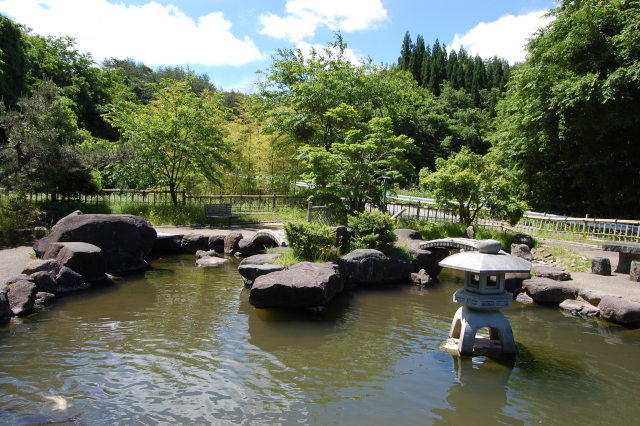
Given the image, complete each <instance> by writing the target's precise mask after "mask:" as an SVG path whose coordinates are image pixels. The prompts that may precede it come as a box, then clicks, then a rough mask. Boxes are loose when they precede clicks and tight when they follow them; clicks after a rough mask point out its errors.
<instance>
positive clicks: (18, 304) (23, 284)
mask: <svg viewBox="0 0 640 426" xmlns="http://www.w3.org/2000/svg"><path fill="white" fill-rule="evenodd" d="M37 292H38V290H37V289H36V285H35V284H34V283H32V282H31V281H25V280H22V281H18V282H16V283H13V284H11V285H10V286H9V291H8V293H7V296H8V299H9V306H11V311H12V312H13V314H14V315H15V316H17V317H24V316H27V315H29V314H30V313H31V312H33V306H34V302H35V300H36V293H37Z"/></svg>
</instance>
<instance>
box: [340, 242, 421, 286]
mask: <svg viewBox="0 0 640 426" xmlns="http://www.w3.org/2000/svg"><path fill="white" fill-rule="evenodd" d="M339 262H340V272H341V274H342V276H343V278H344V279H345V280H346V281H350V282H353V283H356V284H375V283H383V282H392V281H408V280H409V279H410V277H411V273H412V272H413V265H412V264H411V262H409V261H408V260H406V259H404V258H402V257H399V256H387V255H385V254H384V253H382V252H381V251H378V250H374V249H358V250H354V251H352V252H351V253H349V254H347V255H346V256H344V257H342V258H341V259H340V261H339Z"/></svg>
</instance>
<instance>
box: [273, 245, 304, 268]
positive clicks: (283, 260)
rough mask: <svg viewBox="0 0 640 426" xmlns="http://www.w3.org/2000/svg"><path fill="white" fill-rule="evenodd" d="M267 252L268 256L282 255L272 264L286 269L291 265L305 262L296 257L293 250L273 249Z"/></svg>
mask: <svg viewBox="0 0 640 426" xmlns="http://www.w3.org/2000/svg"><path fill="white" fill-rule="evenodd" d="M266 252H267V254H279V255H281V256H280V257H279V258H277V259H275V260H274V261H273V262H271V263H272V264H274V265H282V266H284V267H285V268H288V267H289V266H291V265H295V264H296V263H300V262H304V259H301V258H299V257H298V256H296V254H295V253H294V252H293V250H286V251H276V250H273V249H267V250H266Z"/></svg>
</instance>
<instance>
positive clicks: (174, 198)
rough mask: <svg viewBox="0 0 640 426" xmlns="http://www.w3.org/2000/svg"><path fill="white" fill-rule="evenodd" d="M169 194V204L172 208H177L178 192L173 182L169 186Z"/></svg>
mask: <svg viewBox="0 0 640 426" xmlns="http://www.w3.org/2000/svg"><path fill="white" fill-rule="evenodd" d="M169 193H170V194H171V202H172V203H173V207H178V191H177V188H176V185H175V184H174V183H173V182H171V183H170V184H169Z"/></svg>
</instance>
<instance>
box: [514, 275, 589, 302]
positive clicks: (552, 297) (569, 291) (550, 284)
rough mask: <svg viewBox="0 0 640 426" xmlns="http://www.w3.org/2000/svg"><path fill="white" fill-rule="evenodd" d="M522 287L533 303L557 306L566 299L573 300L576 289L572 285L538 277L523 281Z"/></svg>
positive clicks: (576, 292)
mask: <svg viewBox="0 0 640 426" xmlns="http://www.w3.org/2000/svg"><path fill="white" fill-rule="evenodd" d="M522 287H523V288H524V290H525V291H526V292H527V294H528V295H529V296H530V297H531V298H532V299H533V301H534V302H536V303H540V304H548V305H556V306H557V305H559V304H560V303H562V302H563V301H564V300H566V299H575V298H576V295H577V294H578V289H577V288H576V286H574V285H573V284H570V283H567V282H561V281H555V280H552V279H550V278H540V277H538V276H536V277H533V278H531V279H528V280H524V282H523V283H522Z"/></svg>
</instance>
